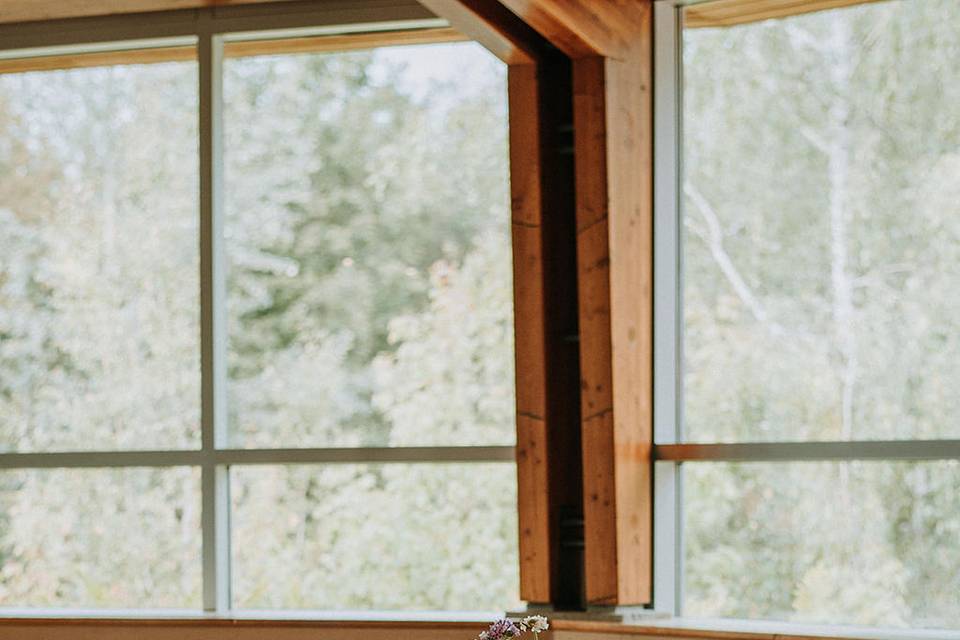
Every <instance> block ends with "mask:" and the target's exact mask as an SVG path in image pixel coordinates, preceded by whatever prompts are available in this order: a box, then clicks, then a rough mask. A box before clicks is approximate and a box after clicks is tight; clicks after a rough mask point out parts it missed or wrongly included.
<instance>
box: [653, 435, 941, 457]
mask: <svg viewBox="0 0 960 640" xmlns="http://www.w3.org/2000/svg"><path fill="white" fill-rule="evenodd" d="M653 457H654V459H655V460H658V461H672V462H772V461H782V462H803V461H817V460H950V459H955V458H956V459H960V440H877V441H869V440H860V441H850V442H742V443H705V444H699V443H698V444H693V443H685V444H661V445H655V446H654V447H653Z"/></svg>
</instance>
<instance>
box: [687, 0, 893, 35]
mask: <svg viewBox="0 0 960 640" xmlns="http://www.w3.org/2000/svg"><path fill="white" fill-rule="evenodd" d="M880 1H882V0H714V1H712V2H704V3H702V4H696V5H691V6H689V7H685V8H684V9H683V26H684V27H686V28H688V29H702V28H708V27H731V26H735V25H738V24H748V23H751V22H759V21H761V20H770V19H773V18H787V17H790V16H796V15H801V14H804V13H812V12H814V11H826V10H828V9H840V8H843V7H850V6H853V5H857V4H867V3H871V2H880Z"/></svg>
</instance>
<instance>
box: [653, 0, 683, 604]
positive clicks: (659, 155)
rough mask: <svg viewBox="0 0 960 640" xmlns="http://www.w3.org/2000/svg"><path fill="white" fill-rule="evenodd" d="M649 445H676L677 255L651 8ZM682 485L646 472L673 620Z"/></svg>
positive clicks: (668, 95) (675, 34)
mask: <svg viewBox="0 0 960 640" xmlns="http://www.w3.org/2000/svg"><path fill="white" fill-rule="evenodd" d="M654 11H655V13H654V46H655V50H654V119H655V127H654V132H655V133H654V136H655V137H654V293H655V295H654V377H653V378H654V441H655V442H656V443H657V444H668V443H676V442H679V441H680V440H681V438H682V371H681V361H682V347H681V345H682V320H683V316H682V311H681V308H682V295H681V292H682V282H681V274H682V269H681V263H680V259H681V251H680V197H679V194H680V180H681V179H682V174H681V169H680V122H681V115H682V110H681V105H682V102H681V83H680V69H681V60H682V58H681V52H680V42H681V40H680V10H679V9H678V8H677V7H675V6H672V5H671V4H668V3H655V4H654ZM681 491H682V477H681V473H680V465H679V464H678V463H675V462H657V463H655V465H654V563H653V564H654V570H653V573H654V576H653V579H654V592H653V597H654V608H655V609H657V610H658V611H662V612H664V613H667V614H671V615H679V613H680V607H681V601H682V599H681V589H682V584H683V580H682V567H681V564H682V555H683V553H682V552H683V546H682V526H681V524H682V518H681V514H682V505H681Z"/></svg>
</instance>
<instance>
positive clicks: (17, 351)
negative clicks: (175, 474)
mask: <svg viewBox="0 0 960 640" xmlns="http://www.w3.org/2000/svg"><path fill="white" fill-rule="evenodd" d="M196 113H197V65H196V63H195V62H168V63H162V64H149V65H144V64H139V65H122V66H113V67H96V68H81V69H71V70H63V71H42V72H41V71H37V72H29V73H17V74H0V254H2V255H3V260H2V262H0V450H15V451H35V450H78V449H118V448H123V449H140V448H147V449H151V448H181V447H195V446H197V445H198V444H199V411H200V406H199V404H200V369H199V344H198V343H199V327H198V319H199V306H198V292H199V284H198V275H197V273H198V238H197V216H198V212H197V116H196Z"/></svg>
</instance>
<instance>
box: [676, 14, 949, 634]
mask: <svg viewBox="0 0 960 640" xmlns="http://www.w3.org/2000/svg"><path fill="white" fill-rule="evenodd" d="M684 46H685V138H686V152H685V157H684V162H685V170H686V176H685V185H684V191H685V194H686V198H685V201H684V207H685V218H684V222H685V249H684V251H685V253H684V261H685V273H684V286H685V298H684V305H685V331H686V338H685V345H684V348H685V358H686V377H685V394H686V406H685V418H686V425H687V429H688V433H689V436H690V438H691V439H693V440H699V441H711V440H713V441H771V440H779V441H800V440H849V439H865V440H869V439H881V440H886V439H898V438H904V439H910V438H953V437H957V424H958V417H960V404H958V399H957V394H956V393H954V392H953V391H952V390H953V389H955V388H956V387H957V384H958V382H960V368H958V362H960V339H958V336H960V334H958V332H957V330H956V329H957V318H958V317H960V307H958V305H957V298H956V296H955V295H954V294H953V292H954V291H955V290H956V288H957V286H958V285H960V275H958V274H960V272H958V271H957V270H956V269H955V268H953V265H955V264H956V262H957V260H958V258H960V242H958V239H960V234H958V233H957V229H958V226H957V224H958V220H960V197H958V196H960V192H958V190H957V184H958V183H960V181H958V177H960V163H958V149H960V116H958V113H957V110H956V105H957V104H958V103H960V73H958V67H957V65H956V64H955V60H956V54H957V52H958V51H960V12H958V11H957V5H956V3H954V2H951V1H949V0H923V1H909V0H899V1H891V2H882V3H871V4H867V5H863V6H859V7H854V8H850V9H843V10H837V11H829V12H821V13H816V14H811V15H807V16H800V17H796V18H790V19H787V20H776V21H767V22H761V23H757V24H753V25H746V26H742V27H735V28H728V29H707V30H698V31H690V32H687V33H686V34H685V36H684ZM685 476H686V478H687V482H688V487H687V490H686V496H687V499H688V503H687V513H686V520H687V530H686V534H687V560H686V568H687V591H686V593H687V613H688V614H692V615H698V616H732V617H748V618H778V619H790V620H804V621H818V622H831V623H835V622H847V623H859V624H868V625H896V626H902V625H912V626H917V627H924V626H933V627H948V626H955V625H956V620H957V608H956V597H955V594H956V593H957V591H958V588H960V582H958V581H957V574H956V572H955V571H953V570H952V569H949V567H953V566H956V564H957V563H958V562H960V555H957V554H956V553H954V552H953V551H952V550H951V548H952V547H953V546H955V545H953V544H947V545H945V546H937V545H936V542H935V541H942V540H943V538H942V537H941V535H940V533H938V531H950V532H953V531H954V530H955V529H956V527H957V526H958V523H960V518H958V515H957V514H958V513H960V512H958V511H957V509H956V506H955V505H953V504H951V503H952V502H953V499H952V498H951V497H948V496H953V495H955V494H956V491H957V488H958V486H960V469H958V466H957V465H956V464H954V463H926V464H905V463H896V464H894V463H872V464H859V463H846V464H800V463H798V464H789V465H787V464H780V465H772V464H770V465H767V464H753V465H747V464H745V465H706V466H703V467H701V466H698V465H688V468H687V469H686V471H685ZM947 535H951V534H947ZM935 549H937V550H936V551H935Z"/></svg>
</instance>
